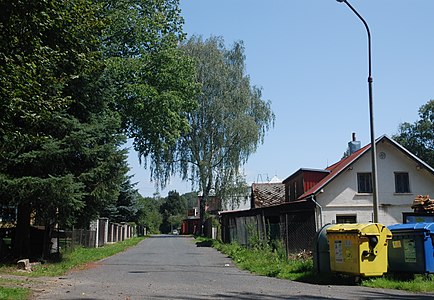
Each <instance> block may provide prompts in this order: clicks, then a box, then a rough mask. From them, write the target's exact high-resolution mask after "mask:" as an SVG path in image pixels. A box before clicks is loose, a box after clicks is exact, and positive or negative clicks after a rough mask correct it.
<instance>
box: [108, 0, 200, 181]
mask: <svg viewBox="0 0 434 300" xmlns="http://www.w3.org/2000/svg"><path fill="white" fill-rule="evenodd" d="M178 2H179V1H178V0H146V1H144V0H121V1H106V6H105V8H106V13H107V15H108V18H109V20H110V25H109V26H108V28H107V29H106V30H105V31H104V56H105V57H106V58H107V69H106V72H105V78H106V86H107V87H109V88H108V89H107V91H106V92H107V93H108V94H110V95H112V97H114V98H116V110H117V111H119V112H120V113H121V114H122V116H123V127H124V128H125V129H126V133H127V135H128V136H129V137H130V138H133V139H134V149H135V150H136V151H138V153H139V155H140V157H141V158H145V160H144V162H145V163H146V162H148V159H149V162H150V169H151V175H152V176H153V177H154V178H156V179H158V180H159V181H160V182H161V183H162V184H163V185H164V183H165V182H166V180H167V178H168V176H169V173H168V172H165V170H164V169H162V168H160V167H161V165H162V164H161V162H162V160H163V157H164V156H165V155H166V154H167V151H168V148H169V146H171V145H173V144H174V143H175V141H176V140H177V138H178V137H179V136H180V135H181V133H184V132H186V131H187V130H188V122H187V119H186V116H185V113H186V112H188V111H191V110H192V109H193V108H194V107H195V101H194V98H193V95H194V93H195V83H194V80H193V79H194V77H193V75H194V68H193V64H192V61H191V59H189V58H188V57H187V56H186V55H183V53H182V52H181V51H180V50H179V48H178V46H177V45H178V43H179V42H180V41H181V40H183V38H184V34H183V33H182V24H183V19H182V17H181V16H180V14H179V13H180V9H179V5H178ZM145 167H146V165H145Z"/></svg>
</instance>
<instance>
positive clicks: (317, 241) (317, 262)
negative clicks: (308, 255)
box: [313, 224, 332, 273]
mask: <svg viewBox="0 0 434 300" xmlns="http://www.w3.org/2000/svg"><path fill="white" fill-rule="evenodd" d="M330 226H332V224H326V225H324V226H323V227H322V228H321V229H320V230H319V231H318V232H317V233H316V234H315V238H314V241H313V243H314V244H313V268H314V270H315V271H316V272H317V273H330V272H331V271H330V250H329V242H328V240H327V231H326V230H327V228H329V227H330Z"/></svg>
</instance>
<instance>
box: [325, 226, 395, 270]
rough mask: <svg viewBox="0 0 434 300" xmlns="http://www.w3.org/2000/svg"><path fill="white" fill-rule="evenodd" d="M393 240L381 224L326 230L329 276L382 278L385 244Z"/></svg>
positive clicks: (335, 227) (334, 227)
mask: <svg viewBox="0 0 434 300" xmlns="http://www.w3.org/2000/svg"><path fill="white" fill-rule="evenodd" d="M391 238H392V234H391V232H390V230H389V229H388V228H387V227H386V226H385V225H383V224H379V223H367V224H336V225H333V226H330V227H328V228H327V239H328V241H329V245H330V269H331V271H332V272H336V273H344V274H350V275H355V276H362V277H371V276H382V275H383V274H384V273H386V272H387V243H388V241H389V240H390V239H391Z"/></svg>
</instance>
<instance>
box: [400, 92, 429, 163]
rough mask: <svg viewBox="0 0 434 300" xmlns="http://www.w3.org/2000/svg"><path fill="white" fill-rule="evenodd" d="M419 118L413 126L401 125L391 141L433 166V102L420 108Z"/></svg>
mask: <svg viewBox="0 0 434 300" xmlns="http://www.w3.org/2000/svg"><path fill="white" fill-rule="evenodd" d="M419 118H420V119H419V120H418V121H416V122H414V123H413V124H410V123H407V122H405V123H402V124H401V125H400V126H399V131H398V133H397V134H396V135H394V136H393V139H394V140H396V141H397V142H398V143H400V144H401V145H402V146H404V147H405V148H407V149H408V150H409V151H411V152H412V153H413V154H415V155H416V156H417V157H419V158H420V159H422V160H423V161H425V162H426V163H428V164H429V165H430V166H434V100H430V101H428V103H426V104H425V105H423V106H421V107H420V109H419Z"/></svg>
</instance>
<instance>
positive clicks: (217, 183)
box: [170, 37, 274, 221]
mask: <svg viewBox="0 0 434 300" xmlns="http://www.w3.org/2000/svg"><path fill="white" fill-rule="evenodd" d="M181 49H182V50H183V51H184V53H186V54H187V55H189V56H190V57H192V58H193V59H194V61H195V67H196V74H197V75H196V82H197V83H198V84H200V86H201V93H200V94H199V95H198V96H197V97H196V99H197V102H198V104H199V107H198V108H197V109H196V110H194V111H193V112H191V113H189V114H188V122H189V125H190V131H188V132H186V133H184V134H182V136H181V138H180V139H179V140H178V142H177V144H176V147H174V148H173V149H172V150H173V156H172V157H171V161H170V167H174V170H176V171H178V172H179V173H180V174H181V175H182V177H183V179H192V180H193V182H194V183H196V184H197V185H198V187H199V190H200V191H202V193H203V198H202V199H203V201H201V205H200V212H201V213H200V215H201V217H202V218H203V217H204V204H205V201H206V200H207V197H208V195H209V194H210V192H211V190H214V193H215V195H216V196H217V197H220V198H222V197H224V195H225V193H226V192H227V191H229V190H231V189H233V187H234V186H239V187H244V185H243V184H242V182H243V181H244V180H243V177H242V176H240V173H239V170H240V167H241V166H242V165H243V164H244V163H246V162H247V160H248V158H249V156H250V155H251V154H252V153H253V152H255V151H256V149H257V147H258V145H259V144H260V143H262V142H263V139H264V136H265V134H266V132H267V130H269V128H270V126H272V124H273V122H274V114H273V112H272V111H271V107H270V105H271V104H270V102H269V101H264V100H263V99H262V98H261V97H262V94H261V90H260V89H259V88H258V87H256V86H252V85H251V84H250V78H249V76H247V75H246V74H245V55H244V45H243V43H242V42H236V43H234V45H233V46H232V48H230V49H226V48H225V45H224V41H223V38H221V37H211V38H209V39H207V40H203V39H202V38H201V37H192V38H190V39H189V40H188V41H187V42H185V43H183V44H182V46H181ZM202 221H203V220H202Z"/></svg>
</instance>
